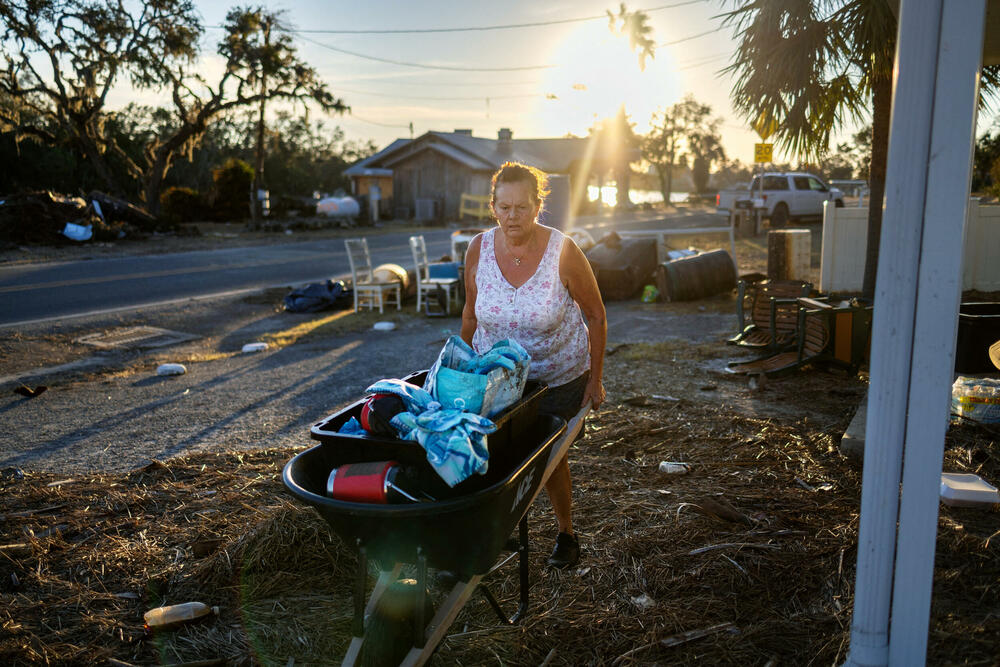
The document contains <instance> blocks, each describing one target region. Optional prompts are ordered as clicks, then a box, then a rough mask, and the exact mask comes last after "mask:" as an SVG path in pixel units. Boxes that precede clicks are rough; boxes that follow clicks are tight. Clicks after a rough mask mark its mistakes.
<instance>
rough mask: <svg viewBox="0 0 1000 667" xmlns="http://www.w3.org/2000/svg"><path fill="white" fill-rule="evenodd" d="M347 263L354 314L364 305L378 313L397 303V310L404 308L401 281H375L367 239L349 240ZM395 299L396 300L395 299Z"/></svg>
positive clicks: (345, 242)
mask: <svg viewBox="0 0 1000 667" xmlns="http://www.w3.org/2000/svg"><path fill="white" fill-rule="evenodd" d="M344 246H345V247H346V248H347V261H348V262H350V263H351V280H352V282H353V285H354V312H357V311H358V309H359V307H360V306H362V305H364V306H367V307H368V308H372V309H374V308H375V307H376V306H377V307H378V312H380V313H382V312H384V310H383V307H384V306H385V305H386V304H387V303H389V304H391V303H393V301H395V303H396V310H400V309H402V307H403V291H402V287H401V285H400V284H399V281H391V282H384V281H378V280H376V279H375V272H374V270H373V269H372V258H371V254H370V253H369V252H368V240H367V239H347V240H346V241H344ZM393 297H395V298H393Z"/></svg>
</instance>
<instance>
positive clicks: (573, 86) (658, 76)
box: [537, 22, 680, 136]
mask: <svg viewBox="0 0 1000 667" xmlns="http://www.w3.org/2000/svg"><path fill="white" fill-rule="evenodd" d="M546 61H547V62H549V63H552V64H553V65H555V67H553V68H552V69H551V70H549V71H548V72H547V73H546V75H545V78H544V82H543V85H544V92H545V93H546V94H547V95H554V96H555V98H556V99H546V100H543V101H540V102H539V103H538V109H537V112H538V114H539V118H540V120H541V124H542V127H541V130H542V132H543V133H544V134H547V135H554V136H560V135H564V134H566V133H567V132H572V133H573V134H575V135H577V136H583V135H586V134H587V129H588V128H590V127H592V126H593V125H594V123H595V122H597V121H598V120H600V119H602V118H607V117H610V116H613V115H614V114H615V112H617V111H618V108H619V107H620V106H621V105H622V104H624V105H625V110H626V112H627V113H628V114H629V116H630V117H631V119H632V121H633V122H635V123H636V124H637V130H639V131H643V130H644V129H645V128H646V126H647V123H648V121H649V117H650V115H651V114H652V112H653V111H654V110H655V109H656V108H657V107H658V106H664V105H667V104H672V103H673V102H675V101H676V100H677V99H678V98H679V97H680V87H679V84H678V81H677V76H676V75H675V74H674V73H673V72H672V71H671V61H672V59H671V58H670V54H669V53H668V52H667V51H666V50H664V51H661V52H658V53H657V54H656V58H653V59H647V61H646V69H645V71H641V70H640V69H639V62H638V56H637V55H636V54H635V53H634V52H633V51H632V50H631V49H629V44H628V39H627V38H626V37H621V36H617V35H615V34H612V32H611V31H610V30H608V26H607V23H604V22H592V23H588V24H586V25H581V26H580V27H579V28H577V29H576V30H575V31H573V32H572V33H571V34H570V35H569V37H568V38H567V39H565V40H564V41H563V42H561V43H559V44H556V45H555V46H554V47H553V48H552V51H551V52H550V53H549V54H548V57H547V58H546Z"/></svg>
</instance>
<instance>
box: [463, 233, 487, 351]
mask: <svg viewBox="0 0 1000 667" xmlns="http://www.w3.org/2000/svg"><path fill="white" fill-rule="evenodd" d="M482 243H483V235H482V234H477V235H476V238H474V239H472V242H471V243H470V244H469V249H468V250H467V251H466V252H465V308H463V309H462V333H461V336H462V340H464V341H465V342H466V343H467V344H469V345H472V335H473V334H474V333H476V327H477V326H478V324H479V322H478V320H476V294H477V292H476V269H477V268H478V267H479V248H480V246H481V245H482Z"/></svg>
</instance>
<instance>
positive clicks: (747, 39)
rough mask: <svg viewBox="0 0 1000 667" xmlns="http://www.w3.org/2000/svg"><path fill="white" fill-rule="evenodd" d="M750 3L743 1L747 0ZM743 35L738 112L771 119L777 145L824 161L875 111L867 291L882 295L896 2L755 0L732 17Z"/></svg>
mask: <svg viewBox="0 0 1000 667" xmlns="http://www.w3.org/2000/svg"><path fill="white" fill-rule="evenodd" d="M740 1H741V0H736V2H740ZM723 20H724V22H725V23H726V24H728V25H731V26H732V27H733V28H734V30H735V33H736V35H735V36H736V37H737V39H738V40H739V45H738V48H737V51H736V55H735V58H734V61H733V63H732V64H731V65H730V66H729V67H728V68H726V70H724V71H727V72H730V73H732V74H734V75H735V79H736V82H735V85H734V87H733V91H732V99H733V104H734V106H735V107H736V109H737V110H738V111H740V112H742V113H743V115H744V116H745V117H746V118H747V119H748V120H750V121H751V122H752V123H754V122H758V123H762V124H764V125H768V124H770V123H771V122H772V121H773V122H774V123H775V124H776V130H775V132H774V134H775V137H776V138H777V140H778V143H779V144H780V145H781V146H782V147H784V148H785V149H787V150H790V151H793V152H795V153H798V154H799V155H801V156H805V157H817V156H818V155H819V154H820V153H823V152H825V151H826V150H827V149H828V148H829V146H830V136H831V134H832V133H833V132H835V131H836V130H838V129H840V128H841V127H842V126H843V124H844V122H845V121H847V120H851V121H855V122H861V121H863V120H865V119H866V118H867V117H868V115H869V114H870V117H871V122H872V160H871V166H870V169H869V187H870V190H871V201H872V202H873V205H870V206H869V207H868V251H867V254H866V261H865V279H864V295H865V296H866V297H867V298H872V297H873V296H874V294H875V271H876V268H877V266H878V244H879V238H880V236H881V230H882V207H881V205H880V204H881V202H882V197H883V194H884V191H885V167H886V158H887V155H888V147H889V117H890V111H891V107H892V65H893V56H894V54H895V50H896V16H895V14H894V13H893V11H892V9H891V7H890V5H889V2H888V1H887V0H813V1H811V2H808V1H805V0H749V1H745V2H742V3H741V4H739V6H737V7H736V8H735V9H734V10H732V11H730V12H728V13H726V14H724V15H723Z"/></svg>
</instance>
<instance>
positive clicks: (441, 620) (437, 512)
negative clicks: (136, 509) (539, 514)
mask: <svg viewBox="0 0 1000 667" xmlns="http://www.w3.org/2000/svg"><path fill="white" fill-rule="evenodd" d="M406 379H407V380H409V381H410V382H413V383H415V384H419V383H420V380H421V379H422V375H414V376H410V377H408V378H406ZM544 389H545V388H544V386H541V387H537V388H532V387H530V386H529V388H528V391H526V392H525V393H526V396H525V398H524V399H522V401H521V402H520V403H519V404H518V405H515V406H513V407H512V408H511V409H510V410H508V411H507V412H506V413H504V414H501V415H499V416H498V417H497V418H496V419H495V420H494V421H495V422H496V423H497V424H498V430H497V432H496V433H494V434H491V435H490V436H489V437H488V440H487V442H488V446H489V449H490V462H489V470H488V472H487V473H486V474H485V475H474V476H473V477H471V478H469V479H468V480H466V481H464V482H462V483H460V484H458V485H456V486H455V487H454V488H452V489H449V488H448V487H447V485H445V484H444V483H443V482H442V481H441V480H440V479H439V478H438V477H437V475H436V473H434V472H433V470H432V469H431V467H430V465H429V464H428V463H427V461H426V453H425V452H424V450H423V449H422V448H421V447H420V446H419V445H417V444H416V443H412V442H404V441H401V440H393V439H386V438H377V437H357V436H338V435H337V434H336V428H337V427H339V424H342V423H343V422H345V421H347V419H349V418H350V417H351V416H354V413H355V412H358V411H359V410H360V405H361V401H359V402H357V403H355V404H353V405H351V406H348V407H347V408H345V409H344V410H342V411H340V412H338V413H336V414H334V415H331V416H330V417H328V418H327V419H325V420H323V421H322V422H319V423H318V424H316V425H315V426H314V427H313V429H312V435H313V437H315V438H317V439H319V440H321V441H322V443H321V444H319V445H316V446H315V447H312V448H311V449H308V450H306V451H304V452H301V453H299V454H298V455H296V456H295V457H294V458H293V459H292V460H291V461H289V462H288V464H287V465H286V466H285V469H284V473H283V479H284V483H285V485H286V486H287V487H288V489H289V490H290V491H291V492H292V493H293V494H295V495H296V496H298V498H299V499H301V500H303V501H304V502H306V503H308V504H309V505H312V506H313V507H315V508H316V509H317V510H318V511H319V513H320V514H321V515H322V516H323V518H324V519H326V521H327V522H328V523H329V524H330V526H331V527H332V529H333V531H334V532H335V533H337V534H338V535H339V536H340V537H341V538H342V539H343V540H344V541H345V542H346V543H348V544H351V545H354V546H355V547H356V548H357V550H358V571H357V576H356V578H355V582H354V625H353V629H352V634H353V635H354V636H353V638H352V640H351V643H350V646H349V647H348V650H347V654H346V655H345V657H344V660H343V664H344V665H354V664H360V663H359V662H358V661H359V659H361V660H362V661H363V662H372V663H373V664H374V663H380V664H403V665H421V664H424V662H426V661H427V660H428V659H429V658H430V656H431V654H432V653H433V652H434V650H435V649H436V647H437V645H438V643H439V642H440V641H441V639H442V638H443V637H444V635H445V633H446V632H447V630H448V627H449V626H450V625H451V623H452V621H453V620H454V619H455V617H456V616H457V615H458V613H459V611H460V610H461V608H462V606H463V605H464V604H465V602H466V601H467V600H468V599H469V598H470V597H471V596H472V594H473V593H475V591H476V590H477V589H479V590H480V591H481V592H482V593H483V594H484V596H485V597H486V599H487V601H488V602H489V603H490V605H491V606H492V607H493V609H494V610H495V611H496V612H497V615H498V616H499V617H500V618H501V619H502V620H503V621H504V622H506V623H514V622H516V621H517V620H518V619H519V618H520V616H521V615H522V614H523V613H524V611H525V609H526V608H527V600H528V597H527V596H528V581H527V580H528V562H527V554H528V544H527V534H528V528H527V522H526V519H525V516H526V514H527V511H528V508H529V507H530V506H531V503H532V502H533V501H534V499H535V497H536V496H537V494H538V493H539V491H540V490H541V487H542V485H543V484H544V482H545V481H547V480H548V478H549V476H550V475H551V474H552V471H553V470H554V469H555V466H556V464H557V463H558V462H559V461H560V460H561V459H562V457H563V456H565V455H566V452H567V450H568V448H569V445H570V443H571V441H572V438H570V437H567V436H568V435H569V434H568V433H567V425H566V422H565V421H563V420H562V419H561V418H559V417H555V416H552V415H547V414H538V413H537V400H538V398H539V397H540V395H541V394H542V393H543V392H544ZM573 422H578V420H577V419H574V420H573ZM573 426H575V427H577V428H574V429H572V430H573V434H574V435H575V431H576V430H578V423H574V424H573ZM372 460H395V461H398V462H399V463H400V464H401V465H402V466H409V467H412V468H414V469H416V476H415V477H411V479H419V480H422V484H421V485H422V487H423V488H422V490H423V491H425V492H427V493H428V494H429V495H430V496H432V497H433V498H435V500H433V501H428V502H420V503H413V504H372V503H357V502H348V501H343V500H336V499H333V498H329V497H327V496H326V495H325V489H326V481H327V477H328V476H329V473H330V471H331V470H332V469H333V468H335V467H337V466H339V465H343V464H347V463H357V462H361V461H372ZM515 526H518V527H519V531H518V540H517V542H518V550H517V555H518V556H519V561H520V563H519V565H520V585H521V591H520V605H519V608H518V611H517V613H516V614H514V616H513V617H511V618H508V617H507V616H506V615H505V614H504V613H503V611H502V610H501V609H500V606H499V604H498V603H497V601H496V599H495V598H494V597H493V596H492V594H491V593H490V592H489V590H488V589H486V588H485V587H484V586H481V584H480V582H481V580H482V578H483V576H484V575H486V574H488V573H489V572H491V571H492V570H493V569H496V567H499V566H500V565H502V564H503V563H506V562H507V560H509V559H510V557H508V558H507V559H505V560H503V561H501V562H500V563H499V564H498V563H497V560H498V556H499V555H500V553H501V552H502V551H503V550H504V548H505V546H506V545H507V543H508V537H509V536H510V535H511V533H512V532H513V530H514V527H515ZM511 557H512V556H511ZM369 559H373V560H374V561H375V562H376V564H377V565H378V569H379V571H380V572H379V576H378V579H377V581H376V583H375V586H374V588H373V590H372V593H371V595H370V597H369V598H368V601H367V604H365V594H366V589H367V573H368V560H369ZM404 564H413V565H415V566H416V578H415V581H414V580H413V579H408V580H405V582H406V583H407V584H409V585H408V586H402V585H401V584H403V583H404V582H403V581H397V579H398V578H399V574H400V571H401V569H402V567H403V565H404ZM428 567H431V568H434V569H437V570H443V571H447V572H449V573H451V575H452V576H453V580H454V581H455V583H454V584H453V585H452V586H451V590H450V592H449V593H448V594H447V596H446V598H445V600H444V601H443V602H442V603H441V605H440V606H439V608H438V609H437V610H436V611H433V610H431V609H430V607H429V602H428V600H427V597H426V584H427V568H428ZM400 607H403V608H405V612H403V613H400V611H399V609H400ZM431 614H432V615H433V617H432V618H430V620H429V622H425V620H426V617H427V616H428V615H431ZM376 626H378V631H375V627H376ZM385 626H393V627H391V628H389V629H388V630H387V629H386V627H385ZM381 633H386V634H385V635H382V634H381ZM366 640H368V641H366Z"/></svg>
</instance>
